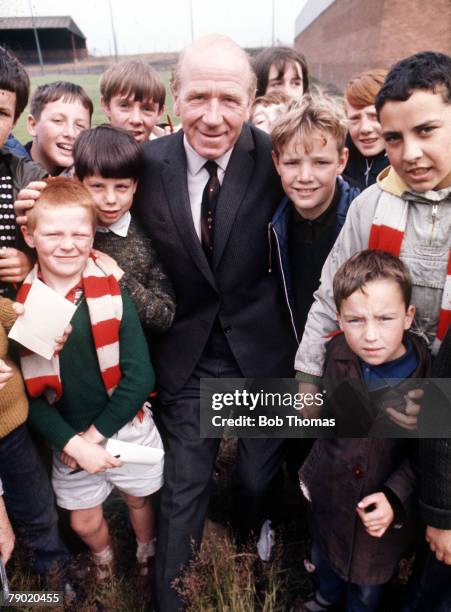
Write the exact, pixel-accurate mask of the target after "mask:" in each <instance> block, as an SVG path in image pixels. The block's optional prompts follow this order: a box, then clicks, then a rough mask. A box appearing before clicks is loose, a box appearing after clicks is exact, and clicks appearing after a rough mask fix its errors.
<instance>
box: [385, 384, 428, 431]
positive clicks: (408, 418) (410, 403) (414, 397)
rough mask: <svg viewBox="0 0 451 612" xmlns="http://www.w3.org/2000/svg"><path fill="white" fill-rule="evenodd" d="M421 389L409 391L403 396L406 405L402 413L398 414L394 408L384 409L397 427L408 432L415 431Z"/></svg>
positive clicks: (422, 393) (422, 392) (421, 395)
mask: <svg viewBox="0 0 451 612" xmlns="http://www.w3.org/2000/svg"><path fill="white" fill-rule="evenodd" d="M423 395H424V391H423V389H411V390H410V391H409V392H408V393H407V394H406V395H405V396H404V399H405V400H406V405H405V408H404V412H399V410H395V409H394V408H386V409H385V412H386V413H387V414H388V416H389V418H390V420H391V421H393V423H395V424H396V425H399V427H402V428H403V429H407V430H408V431H415V430H416V429H417V427H418V415H419V414H420V410H421V399H422V398H423Z"/></svg>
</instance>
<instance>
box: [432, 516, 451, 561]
mask: <svg viewBox="0 0 451 612" xmlns="http://www.w3.org/2000/svg"><path fill="white" fill-rule="evenodd" d="M426 541H427V542H428V544H429V547H430V549H431V550H432V552H434V553H435V556H436V557H437V559H438V560H439V561H442V562H443V563H446V565H451V529H437V528H436V527H431V526H430V525H428V526H427V528H426Z"/></svg>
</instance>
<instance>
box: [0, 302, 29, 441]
mask: <svg viewBox="0 0 451 612" xmlns="http://www.w3.org/2000/svg"><path fill="white" fill-rule="evenodd" d="M16 317H17V315H16V313H15V312H14V310H13V309H12V302H11V300H8V299H7V298H0V359H3V361H5V362H6V364H7V365H9V366H10V367H11V368H12V370H13V376H12V378H10V379H9V381H8V382H7V383H6V385H5V386H4V387H3V389H0V439H1V438H4V437H5V436H7V435H8V434H9V433H11V432H12V431H14V429H16V427H19V425H22V423H23V422H24V421H26V419H27V415H28V402H27V396H26V394H25V389H24V385H23V381H22V376H21V374H20V370H19V368H18V367H17V365H16V364H15V363H14V362H13V361H12V360H11V359H8V336H7V333H8V331H9V330H10V329H11V327H12V325H13V323H14V321H15V320H16Z"/></svg>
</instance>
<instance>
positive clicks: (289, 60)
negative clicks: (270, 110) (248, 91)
mask: <svg viewBox="0 0 451 612" xmlns="http://www.w3.org/2000/svg"><path fill="white" fill-rule="evenodd" d="M252 67H253V69H254V72H255V74H256V75H257V92H256V95H257V96H264V95H266V94H267V93H269V92H271V91H283V92H284V93H286V94H287V95H288V96H290V97H291V98H296V99H299V100H300V99H301V97H302V94H304V93H306V92H307V91H308V89H309V78H308V68H307V62H306V60H305V57H304V56H303V54H302V53H300V51H297V49H293V48H292V47H268V48H267V49H263V51H260V53H259V54H258V55H257V56H256V57H255V58H254V59H253V61H252Z"/></svg>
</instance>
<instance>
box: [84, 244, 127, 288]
mask: <svg viewBox="0 0 451 612" xmlns="http://www.w3.org/2000/svg"><path fill="white" fill-rule="evenodd" d="M92 252H93V253H94V255H95V256H96V263H97V264H98V266H99V268H102V270H103V271H104V272H105V274H111V275H112V276H114V278H115V279H116V280H117V281H120V280H121V278H122V277H123V276H124V270H122V268H120V267H119V266H118V265H117V261H116V260H115V259H113V258H112V257H110V256H109V255H107V254H106V253H103V251H97V249H92Z"/></svg>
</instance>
